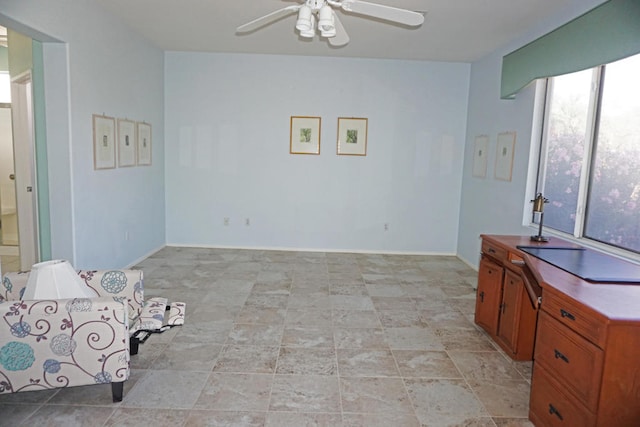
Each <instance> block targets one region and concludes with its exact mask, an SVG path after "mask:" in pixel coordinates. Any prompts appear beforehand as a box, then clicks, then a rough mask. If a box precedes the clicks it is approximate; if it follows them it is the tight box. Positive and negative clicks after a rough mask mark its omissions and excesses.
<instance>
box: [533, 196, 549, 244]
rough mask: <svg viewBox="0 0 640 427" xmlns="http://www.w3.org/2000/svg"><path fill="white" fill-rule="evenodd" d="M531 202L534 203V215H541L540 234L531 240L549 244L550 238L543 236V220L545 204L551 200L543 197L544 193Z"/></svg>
mask: <svg viewBox="0 0 640 427" xmlns="http://www.w3.org/2000/svg"><path fill="white" fill-rule="evenodd" d="M531 202H533V213H534V214H535V213H539V214H540V223H539V228H538V234H537V235H535V236H531V240H533V241H534V242H548V241H549V238H548V237H544V236H543V235H542V220H543V218H544V204H545V203H549V199H545V198H544V197H542V193H538V195H537V196H536V198H535V199H533V200H531Z"/></svg>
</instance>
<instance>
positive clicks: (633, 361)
mask: <svg viewBox="0 0 640 427" xmlns="http://www.w3.org/2000/svg"><path fill="white" fill-rule="evenodd" d="M482 238H483V258H489V261H494V260H495V258H491V257H489V256H487V255H486V254H485V247H486V250H487V251H488V249H490V248H493V249H494V250H495V249H496V248H497V250H498V252H500V250H502V254H503V255H504V256H498V258H501V259H503V261H504V260H507V261H508V260H509V257H510V256H516V255H517V256H519V257H521V258H522V260H523V261H524V265H519V267H520V272H521V273H522V272H523V271H524V272H525V273H522V275H521V276H520V277H521V278H522V277H525V279H526V276H527V275H530V277H529V280H530V281H533V282H535V284H533V285H532V286H533V288H534V290H535V291H537V292H539V293H540V297H541V302H540V305H539V309H535V310H534V312H535V314H536V316H535V317H536V321H534V324H537V327H536V328H534V331H533V336H532V348H535V352H534V353H533V359H534V368H533V377H532V387H531V399H530V405H529V406H530V410H529V418H530V419H531V421H533V423H534V424H535V425H536V426H571V427H573V426H603V427H604V426H616V427H619V426H620V427H625V426H629V427H631V426H633V427H637V426H640V286H638V285H632V284H615V283H607V284H601V283H592V282H587V281H585V280H583V279H580V278H579V277H576V276H574V275H572V274H569V273H567V272H565V271H564V270H561V269H559V268H557V267H554V266H553V265H551V264H548V263H546V262H544V261H542V260H540V259H538V258H535V257H533V256H530V255H528V254H525V253H522V252H521V251H519V250H518V249H517V247H516V246H519V245H526V246H531V243H533V242H530V241H529V238H528V237H519V236H488V235H483V236H482ZM552 244H553V245H561V244H567V245H569V246H570V245H573V244H571V243H569V242H565V241H562V240H560V239H552V241H550V242H549V243H547V245H552ZM541 245H543V244H541ZM569 246H568V247H569ZM574 246H575V245H574ZM493 255H496V254H495V253H494V254H493ZM481 265H482V261H481ZM503 268H504V269H505V271H507V272H508V271H511V272H513V271H514V269H513V267H511V266H509V264H504V265H503ZM504 274H505V276H504V277H507V275H506V274H507V273H504ZM639 279H640V278H639ZM478 280H479V283H478V292H479V294H478V299H477V300H480V299H481V298H482V297H481V296H480V292H481V283H480V282H481V281H482V280H483V276H482V267H481V271H480V274H479V279H478ZM503 286H504V283H503ZM522 288H524V283H523V284H522ZM505 292H506V291H505ZM524 292H525V291H524V290H521V292H520V294H521V298H520V299H519V300H516V301H515V302H518V301H519V302H520V309H521V312H527V311H529V310H528V307H527V306H526V304H530V306H531V307H533V306H534V305H535V304H532V303H531V300H529V301H527V300H526V299H525V298H523V297H522V295H524V294H523V293H524ZM528 295H529V294H528V293H527V296H528ZM485 296H486V294H485ZM502 297H503V298H504V293H503V296H502ZM525 303H526V304H525ZM480 304H481V305H482V303H480ZM481 311H482V310H481ZM485 311H486V310H485ZM501 315H502V310H500V313H498V314H497V316H494V317H497V318H498V325H500V323H501V322H503V321H504V322H506V321H509V320H508V319H509V318H508V317H502V316H501ZM476 316H478V314H477V313H476ZM481 318H482V315H481ZM517 320H521V319H517ZM476 322H477V323H478V324H480V325H481V326H483V327H485V325H483V324H482V323H481V322H478V320H476ZM485 329H486V328H485ZM507 329H508V328H507ZM518 329H519V331H518V332H519V333H520V334H521V335H522V337H520V338H519V339H520V340H522V341H523V342H527V340H528V339H530V337H529V335H528V334H530V333H531V331H530V330H524V329H522V328H520V326H518ZM490 333H491V332H490ZM492 336H494V335H492ZM498 342H500V341H498ZM515 354H517V350H516V353H515Z"/></svg>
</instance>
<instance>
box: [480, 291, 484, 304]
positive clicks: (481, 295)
mask: <svg viewBox="0 0 640 427" xmlns="http://www.w3.org/2000/svg"><path fill="white" fill-rule="evenodd" d="M480 302H484V291H482V292H480Z"/></svg>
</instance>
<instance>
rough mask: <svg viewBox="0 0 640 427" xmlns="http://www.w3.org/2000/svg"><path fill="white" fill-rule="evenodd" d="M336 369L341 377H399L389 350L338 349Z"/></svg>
mask: <svg viewBox="0 0 640 427" xmlns="http://www.w3.org/2000/svg"><path fill="white" fill-rule="evenodd" d="M338 370H339V372H340V376H343V377H399V376H400V372H399V371H398V368H397V366H396V361H395V359H394V358H393V355H392V354H391V351H390V350H376V349H342V348H340V349H338Z"/></svg>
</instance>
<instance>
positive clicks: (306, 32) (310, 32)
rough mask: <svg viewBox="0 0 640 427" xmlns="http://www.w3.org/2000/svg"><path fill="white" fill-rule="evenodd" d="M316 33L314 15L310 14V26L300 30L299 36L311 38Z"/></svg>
mask: <svg viewBox="0 0 640 427" xmlns="http://www.w3.org/2000/svg"><path fill="white" fill-rule="evenodd" d="M315 35H316V16H315V15H311V27H309V29H308V30H304V31H300V37H304V38H306V39H312V38H313V37H314V36H315Z"/></svg>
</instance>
